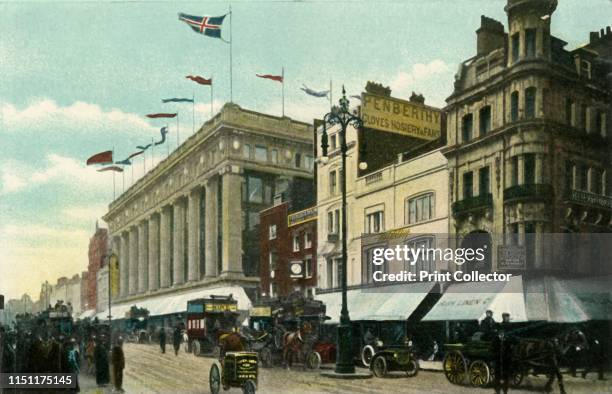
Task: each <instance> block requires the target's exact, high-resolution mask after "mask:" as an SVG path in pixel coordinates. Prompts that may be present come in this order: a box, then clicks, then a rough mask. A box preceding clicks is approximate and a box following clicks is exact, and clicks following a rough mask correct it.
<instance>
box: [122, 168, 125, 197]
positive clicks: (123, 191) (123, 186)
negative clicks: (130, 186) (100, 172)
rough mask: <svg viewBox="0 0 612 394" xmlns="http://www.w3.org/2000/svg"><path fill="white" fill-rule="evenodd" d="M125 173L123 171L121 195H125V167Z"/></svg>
mask: <svg viewBox="0 0 612 394" xmlns="http://www.w3.org/2000/svg"><path fill="white" fill-rule="evenodd" d="M122 168H124V171H121V193H125V166H123V167H122Z"/></svg>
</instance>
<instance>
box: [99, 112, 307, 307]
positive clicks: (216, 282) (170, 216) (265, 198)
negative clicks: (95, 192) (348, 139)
mask: <svg viewBox="0 0 612 394" xmlns="http://www.w3.org/2000/svg"><path fill="white" fill-rule="evenodd" d="M312 166H313V154H312V128H311V126H310V125H308V124H305V123H301V122H296V121H293V120H291V119H289V118H286V117H284V118H278V117H273V116H269V115H265V114H260V113H257V112H253V111H248V110H245V109H242V108H240V107H239V106H238V105H235V104H226V105H225V106H224V107H223V108H222V110H221V111H220V113H218V114H217V115H216V116H215V117H213V118H212V119H211V120H209V121H208V122H206V123H205V124H204V125H203V126H202V127H201V128H200V130H199V131H197V132H196V133H195V134H194V135H192V136H191V137H190V138H189V139H187V140H186V141H185V142H184V143H183V144H182V145H181V146H180V147H179V148H178V149H177V150H176V151H174V152H172V153H171V154H170V155H169V156H168V157H167V158H166V159H165V160H163V161H162V162H161V163H159V164H158V165H157V166H156V167H155V168H153V169H152V170H151V171H150V172H149V173H147V174H146V175H145V176H144V177H143V178H141V179H140V180H139V181H138V182H136V183H135V184H134V185H133V186H132V187H130V188H129V189H128V190H127V191H126V192H125V193H123V194H122V195H121V196H119V197H118V198H117V199H116V200H115V201H113V202H112V203H111V204H110V206H109V212H108V213H107V214H106V215H105V216H104V220H105V221H106V222H107V223H108V225H109V231H110V234H111V239H112V251H113V253H115V254H117V256H118V257H119V270H120V275H119V276H120V278H119V283H120V295H119V299H118V300H117V301H118V302H121V301H125V302H128V301H129V300H134V299H138V298H143V297H148V296H150V295H161V294H167V293H172V292H180V291H188V290H190V289H194V288H206V287H208V288H215V287H222V286H225V285H240V286H242V287H244V288H246V289H250V291H252V293H254V292H255V289H256V287H257V286H258V282H259V272H258V270H259V212H260V211H261V210H262V209H265V208H267V207H269V206H271V205H272V199H273V196H274V195H275V194H278V193H287V194H288V195H292V193H296V194H297V195H299V194H300V190H304V189H306V188H308V185H309V184H310V183H311V179H312Z"/></svg>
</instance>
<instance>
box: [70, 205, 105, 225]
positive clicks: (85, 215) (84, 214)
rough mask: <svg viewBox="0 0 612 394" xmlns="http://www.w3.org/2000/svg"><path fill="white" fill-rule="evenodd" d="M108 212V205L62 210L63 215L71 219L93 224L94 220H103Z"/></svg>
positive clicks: (74, 207)
mask: <svg viewBox="0 0 612 394" xmlns="http://www.w3.org/2000/svg"><path fill="white" fill-rule="evenodd" d="M107 211H108V205H107V204H91V205H87V206H72V207H67V208H64V209H63V210H62V213H63V214H64V216H65V217H67V218H69V219H74V220H79V221H90V222H91V221H92V220H94V218H101V217H102V215H104V214H105V213H106V212H107Z"/></svg>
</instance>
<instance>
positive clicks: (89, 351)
mask: <svg viewBox="0 0 612 394" xmlns="http://www.w3.org/2000/svg"><path fill="white" fill-rule="evenodd" d="M95 339H96V337H95V336H93V337H90V338H89V340H88V341H87V345H86V346H85V360H87V373H88V374H93V373H94V365H95V364H94V350H95V348H96V343H95Z"/></svg>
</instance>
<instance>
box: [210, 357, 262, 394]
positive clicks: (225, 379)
mask: <svg viewBox="0 0 612 394" xmlns="http://www.w3.org/2000/svg"><path fill="white" fill-rule="evenodd" d="M257 373H258V360H257V353H252V352H227V353H226V354H225V357H224V358H223V360H222V362H221V368H219V365H218V364H217V363H214V364H213V365H212V367H211V368H210V375H209V384H210V392H211V393H212V394H218V393H219V391H220V389H221V387H223V390H225V391H227V390H229V389H230V387H240V388H242V392H243V393H245V394H246V393H254V392H255V391H256V390H257Z"/></svg>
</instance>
